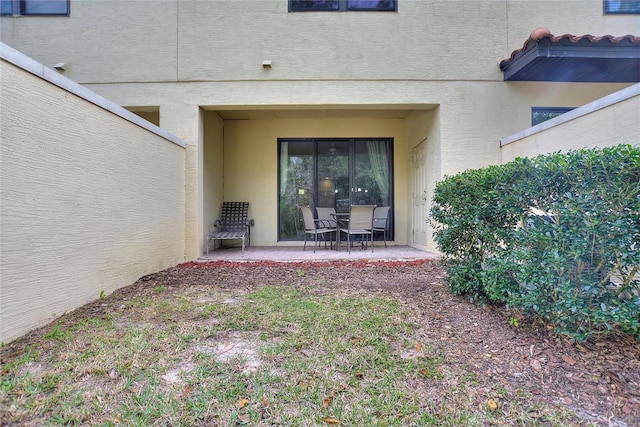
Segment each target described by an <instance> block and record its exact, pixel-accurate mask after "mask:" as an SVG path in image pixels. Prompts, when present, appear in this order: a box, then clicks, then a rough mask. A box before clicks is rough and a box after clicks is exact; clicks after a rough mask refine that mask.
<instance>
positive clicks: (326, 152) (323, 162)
mask: <svg viewBox="0 0 640 427" xmlns="http://www.w3.org/2000/svg"><path fill="white" fill-rule="evenodd" d="M349 151H350V144H349V141H345V140H335V141H333V140H326V141H325V140H320V141H318V169H317V174H316V180H317V183H318V199H317V206H318V207H322V208H334V209H335V210H336V212H348V211H349V205H350V203H349V189H350V188H351V185H350V179H349V164H350V162H349Z"/></svg>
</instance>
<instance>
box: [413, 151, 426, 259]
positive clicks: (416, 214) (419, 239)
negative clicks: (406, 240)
mask: <svg viewBox="0 0 640 427" xmlns="http://www.w3.org/2000/svg"><path fill="white" fill-rule="evenodd" d="M425 141H426V140H424V141H422V142H421V143H420V144H418V145H416V146H415V147H414V148H413V151H412V152H411V165H412V167H411V171H412V185H411V198H412V205H413V213H412V218H411V241H412V243H413V244H414V245H420V246H426V245H427V201H428V200H427V166H426V163H427V143H426V142H425Z"/></svg>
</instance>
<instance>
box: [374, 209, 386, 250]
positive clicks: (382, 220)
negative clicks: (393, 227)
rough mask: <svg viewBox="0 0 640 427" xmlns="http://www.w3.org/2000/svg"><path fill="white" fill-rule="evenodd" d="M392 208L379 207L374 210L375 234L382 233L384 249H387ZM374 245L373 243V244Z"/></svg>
mask: <svg viewBox="0 0 640 427" xmlns="http://www.w3.org/2000/svg"><path fill="white" fill-rule="evenodd" d="M390 210H391V206H378V207H377V208H375V209H374V210H373V228H372V229H371V230H372V231H373V232H376V231H381V232H382V239H383V240H384V247H385V248H386V247H387V226H388V225H389V211H390ZM372 244H373V243H372Z"/></svg>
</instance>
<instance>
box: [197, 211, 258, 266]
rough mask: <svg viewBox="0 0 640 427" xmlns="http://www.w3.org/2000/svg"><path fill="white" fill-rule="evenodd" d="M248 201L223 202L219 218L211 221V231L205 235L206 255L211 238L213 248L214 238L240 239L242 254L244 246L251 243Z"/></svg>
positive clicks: (214, 246)
mask: <svg viewBox="0 0 640 427" xmlns="http://www.w3.org/2000/svg"><path fill="white" fill-rule="evenodd" d="M248 215H249V203H248V202H224V203H222V212H221V214H220V219H217V220H215V222H214V223H213V231H212V232H211V233H209V235H208V236H207V255H208V254H209V242H210V241H212V240H213V250H215V249H216V240H220V246H222V241H223V240H242V256H244V247H245V242H246V246H250V245H251V229H250V227H249V219H248Z"/></svg>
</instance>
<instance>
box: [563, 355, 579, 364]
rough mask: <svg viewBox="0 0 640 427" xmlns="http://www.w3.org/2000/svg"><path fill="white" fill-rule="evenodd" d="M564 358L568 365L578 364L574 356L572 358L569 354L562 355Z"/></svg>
mask: <svg viewBox="0 0 640 427" xmlns="http://www.w3.org/2000/svg"><path fill="white" fill-rule="evenodd" d="M562 360H564V363H566V364H567V365H570V366H573V365H575V364H576V361H575V360H573V359H572V358H570V357H569V356H566V355H565V356H562Z"/></svg>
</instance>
